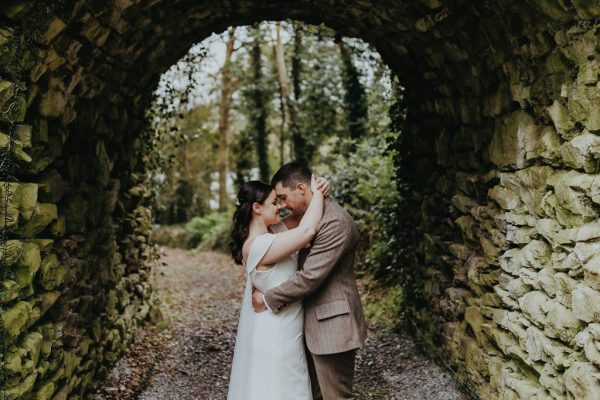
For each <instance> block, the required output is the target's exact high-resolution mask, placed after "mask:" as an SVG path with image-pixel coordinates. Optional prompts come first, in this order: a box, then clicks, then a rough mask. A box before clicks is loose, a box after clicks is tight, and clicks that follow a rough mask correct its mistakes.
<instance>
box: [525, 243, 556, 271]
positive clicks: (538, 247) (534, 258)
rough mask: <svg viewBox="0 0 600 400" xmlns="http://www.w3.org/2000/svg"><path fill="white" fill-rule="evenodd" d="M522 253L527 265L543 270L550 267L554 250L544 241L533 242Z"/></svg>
mask: <svg viewBox="0 0 600 400" xmlns="http://www.w3.org/2000/svg"><path fill="white" fill-rule="evenodd" d="M521 253H522V254H523V257H524V259H525V261H526V262H527V264H528V265H530V266H531V267H533V268H536V269H542V268H545V267H546V266H548V265H550V257H551V254H552V249H551V247H550V245H548V243H546V242H544V241H542V240H532V241H531V242H529V243H528V244H527V245H526V246H525V247H523V248H522V249H521Z"/></svg>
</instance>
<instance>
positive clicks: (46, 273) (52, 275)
mask: <svg viewBox="0 0 600 400" xmlns="http://www.w3.org/2000/svg"><path fill="white" fill-rule="evenodd" d="M67 273H68V269H67V267H66V266H65V265H64V264H63V263H61V262H60V261H59V260H58V257H57V256H56V254H49V255H47V256H46V257H44V260H43V261H42V263H41V266H40V272H39V275H38V277H37V280H38V282H39V284H40V285H41V286H42V287H43V288H44V289H46V290H53V289H55V288H57V287H59V286H60V285H62V283H63V282H64V280H65V278H66V276H67Z"/></svg>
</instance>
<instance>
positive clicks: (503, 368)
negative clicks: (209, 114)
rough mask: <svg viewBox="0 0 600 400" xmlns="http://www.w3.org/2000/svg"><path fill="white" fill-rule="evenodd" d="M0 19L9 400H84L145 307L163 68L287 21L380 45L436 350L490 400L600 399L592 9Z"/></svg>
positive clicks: (202, 5)
mask: <svg viewBox="0 0 600 400" xmlns="http://www.w3.org/2000/svg"><path fill="white" fill-rule="evenodd" d="M0 13H1V14H2V19H1V20H0V21H1V22H0V28H1V30H0V57H1V58H0V60H1V61H0V65H1V66H2V69H3V70H4V73H3V78H4V79H5V80H4V81H2V82H0V83H1V86H0V90H2V92H1V93H0V94H1V95H2V102H3V104H2V106H3V107H4V110H6V109H7V107H8V106H9V105H12V107H17V109H18V110H19V111H20V113H18V115H17V119H16V121H15V124H16V125H15V124H10V123H8V122H7V121H6V118H5V117H2V121H3V122H2V129H3V130H5V131H6V132H8V131H9V130H11V131H12V132H14V134H15V135H16V137H18V138H19V140H20V144H19V143H17V147H18V148H21V147H22V149H23V151H24V152H25V153H26V154H28V155H29V156H31V158H32V161H29V162H27V161H26V160H22V161H21V163H20V164H19V167H18V168H17V169H16V170H15V171H14V175H15V177H16V178H17V182H18V183H17V184H15V185H13V186H11V188H13V189H14V192H15V194H14V196H12V197H11V201H10V203H9V208H8V210H9V212H10V214H11V215H13V216H14V217H16V219H15V221H14V222H13V223H12V225H11V228H14V229H13V230H12V233H11V236H10V239H11V240H10V241H9V242H7V252H6V253H5V254H7V256H6V257H4V260H5V263H6V265H7V268H8V270H10V271H13V272H15V274H14V276H12V277H7V279H5V280H4V281H3V286H4V294H3V296H2V303H3V306H4V308H5V310H4V312H3V314H2V318H3V320H4V325H5V327H6V330H5V331H6V337H7V340H6V343H7V348H6V355H7V362H8V363H7V368H6V371H7V374H8V380H7V382H5V389H6V394H8V397H9V398H19V397H20V396H22V395H24V394H25V393H29V392H32V393H36V395H37V396H38V397H40V398H54V399H63V398H80V397H83V395H84V393H86V391H87V390H88V389H89V388H90V387H91V386H92V381H93V380H94V379H97V378H98V377H102V376H103V374H105V373H106V371H107V369H108V367H109V366H110V365H111V364H112V363H113V362H114V361H115V360H116V359H117V358H118V357H119V355H120V354H121V353H122V351H123V349H124V348H125V347H126V346H127V344H128V343H129V342H130V341H131V337H132V335H133V334H134V333H135V330H136V326H137V324H138V323H139V322H140V321H141V320H143V319H145V318H146V317H147V316H148V314H149V312H151V310H152V308H151V307H150V306H151V288H150V287H149V285H148V282H147V277H148V265H147V264H148V260H149V258H150V256H151V248H150V247H149V246H148V245H147V235H146V233H147V231H148V228H149V222H150V218H149V214H148V210H147V208H146V207H145V204H144V201H145V199H146V196H147V189H146V188H145V187H144V185H143V184H144V182H143V172H144V168H145V157H144V152H146V151H151V149H148V148H147V146H146V145H145V143H144V136H143V111H144V110H145V108H146V106H147V105H148V104H149V101H150V95H151V92H152V90H153V89H154V88H155V86H156V84H157V82H158V79H159V76H160V74H161V73H162V72H163V71H165V70H166V69H167V68H168V67H169V66H170V65H171V64H172V63H174V62H175V61H176V60H178V59H179V58H180V57H181V56H182V55H183V54H184V53H185V52H186V51H187V49H188V48H189V47H190V46H191V44H192V43H194V42H198V41H200V40H202V39H203V38H205V37H206V36H208V35H209V34H210V33H211V32H212V31H222V30H223V29H225V27H226V26H228V25H238V24H247V23H251V22H254V21H260V20H268V19H285V18H293V19H298V20H302V21H305V22H310V23H321V22H323V23H326V24H327V25H329V26H331V27H333V28H335V29H338V30H339V31H340V32H342V33H343V34H345V35H348V36H357V37H361V38H362V39H363V40H365V41H368V42H370V43H373V44H374V45H375V46H376V47H377V48H378V50H379V51H380V53H381V54H382V56H383V58H384V59H385V60H386V62H387V63H388V64H389V65H390V66H391V68H392V69H393V70H394V71H395V72H396V73H398V74H399V76H400V78H401V79H402V82H403V84H404V86H405V87H406V98H407V103H408V105H409V108H408V116H407V121H406V126H405V134H404V136H403V138H402V143H399V148H400V149H401V154H402V163H401V165H400V167H401V169H400V171H401V174H402V175H403V176H404V177H405V179H406V180H407V181H408V182H409V183H410V184H411V191H410V194H409V200H410V203H409V204H411V205H412V207H413V208H412V212H411V213H410V215H408V213H407V215H406V216H404V217H405V218H406V219H407V224H406V226H407V230H408V229H411V236H412V238H413V243H414V249H413V250H414V251H413V252H412V254H413V257H412V258H410V259H411V260H412V264H411V265H405V266H404V268H405V269H406V270H408V271H417V276H418V277H423V278H424V279H425V280H424V281H423V282H421V284H419V285H418V286H419V287H418V290H417V291H416V293H420V294H421V295H422V296H423V300H419V301H418V302H415V304H414V308H413V309H412V310H411V315H412V318H413V319H414V320H415V322H416V326H418V327H419V331H420V332H422V333H423V336H424V337H425V338H426V340H428V341H429V342H430V343H432V344H435V345H436V346H437V347H438V348H439V351H440V353H441V354H443V355H444V357H445V358H446V359H448V360H449V361H450V363H451V364H452V365H453V366H454V367H455V368H456V369H457V370H458V372H459V374H460V376H461V377H462V378H463V379H465V380H466V381H467V382H469V383H470V384H471V385H472V386H473V387H474V388H476V389H477V390H478V392H479V394H480V395H481V397H483V398H497V397H505V398H536V397H539V398H546V397H548V396H554V397H556V398H563V397H566V398H569V397H585V396H586V395H589V394H590V393H592V392H593V391H594V390H598V389H599V385H600V382H599V381H598V380H597V378H595V377H594V375H593V373H596V372H598V368H597V366H598V365H600V357H599V356H598V352H597V350H596V347H595V346H596V340H598V339H600V333H598V329H597V324H595V322H598V320H599V319H600V306H598V304H600V301H599V300H600V292H599V290H600V284H599V283H598V282H599V281H598V273H599V270H598V268H600V267H599V264H598V263H599V261H600V258H599V256H598V255H597V253H598V246H599V245H598V242H597V239H598V237H600V226H599V225H598V223H597V218H598V212H599V205H600V179H596V178H597V175H598V159H599V158H600V156H599V153H600V136H599V132H600V84H599V83H598V81H599V80H598V79H599V76H598V75H599V71H600V67H599V65H600V64H599V62H600V55H599V53H598V50H597V49H598V48H599V41H600V39H599V35H600V30H599V27H600V23H599V22H598V17H599V16H600V6H598V4H597V1H595V0H529V1H527V2H517V1H509V0H503V1H487V0H486V1H480V2H465V1H450V0H448V1H445V0H420V1H416V0H415V1H397V2H386V1H384V0H367V1H361V2H356V1H350V0H347V1H336V2H313V1H308V0H307V1H295V2H292V1H287V0H286V1H278V2H274V1H267V0H256V1H252V0H247V1H237V2H233V1H226V2H219V3H218V4H217V3H214V2H208V1H187V0H182V1H178V2H176V4H173V2H171V1H162V0H147V1H145V0H141V1H136V0H113V1H110V2H106V3H104V2H94V1H86V0H80V1H77V2H68V1H56V2H51V1H47V2H43V4H41V5H40V4H38V5H36V4H34V3H32V2H25V1H12V2H11V5H10V6H6V7H4V8H3V9H2V11H1V12H0ZM24 32H25V33H24ZM22 39H27V41H28V42H29V43H30V44H29V45H24V47H23V52H15V51H14V49H15V47H16V46H15V43H17V42H19V41H21V40H22ZM15 59H17V60H16V61H15ZM15 66H16V67H18V68H17V69H18V71H20V78H19V75H18V74H17V75H15V74H10V73H9V72H10V71H14V70H15ZM8 77H12V79H13V81H10V80H6V79H8ZM16 80H20V81H19V82H17V81H16ZM14 92H17V97H16V98H12V99H11V94H12V93H14ZM4 147H5V148H6V145H5V146H4ZM20 154H21V153H20V152H19V151H18V152H17V153H16V154H15V156H16V157H17V158H19V157H20V158H23V159H26V158H27V157H26V156H22V154H21V155H20ZM409 227H410V228H409ZM411 273H412V272H411ZM52 396H54V397H52Z"/></svg>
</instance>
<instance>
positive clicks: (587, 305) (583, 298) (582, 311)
mask: <svg viewBox="0 0 600 400" xmlns="http://www.w3.org/2000/svg"><path fill="white" fill-rule="evenodd" d="M572 304H573V306H572V308H573V313H574V314H575V316H576V317H577V318H578V319H580V320H582V321H585V322H600V292H597V291H596V290H594V289H592V288H590V287H589V286H587V285H585V284H583V283H580V284H578V285H577V286H576V287H575V289H574V290H573V293H572Z"/></svg>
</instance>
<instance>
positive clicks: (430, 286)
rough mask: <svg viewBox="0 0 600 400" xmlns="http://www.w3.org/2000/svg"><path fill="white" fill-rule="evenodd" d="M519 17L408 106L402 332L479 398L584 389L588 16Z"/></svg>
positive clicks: (591, 30) (589, 370)
mask: <svg viewBox="0 0 600 400" xmlns="http://www.w3.org/2000/svg"><path fill="white" fill-rule="evenodd" d="M559 10H560V9H559V8H556V9H554V11H556V12H558V11H559ZM546 11H551V10H546ZM577 11H578V12H579V15H580V17H583V16H585V15H588V14H586V13H588V12H594V13H595V14H594V15H596V16H598V15H599V13H600V7H599V6H596V7H595V8H594V7H593V6H590V7H589V8H587V9H584V8H583V7H582V4H581V3H580V4H579V7H577ZM559 15H560V14H559ZM551 16H552V17H553V18H554V17H556V16H557V15H555V14H552V13H551ZM513 18H514V17H513ZM527 28H529V29H530V30H527V29H523V30H522V31H521V32H522V36H521V37H516V38H515V40H516V41H517V40H518V42H519V43H520V46H518V47H513V48H510V49H507V48H504V49H502V48H499V49H497V50H498V51H496V52H494V53H495V54H493V55H492V56H493V57H494V58H495V59H494V60H493V62H492V61H490V60H486V65H485V68H488V69H489V70H488V71H485V70H474V67H471V69H470V70H469V69H468V67H467V66H465V74H466V75H467V76H468V77H469V78H470V77H475V78H476V79H478V80H480V81H481V82H485V80H486V77H485V74H487V75H488V77H489V74H493V75H495V76H497V77H504V78H505V80H503V81H502V80H498V81H495V82H494V81H492V85H491V86H490V87H489V89H491V90H489V89H488V90H486V91H484V92H483V93H482V92H481V88H476V85H473V88H476V89H475V90H473V89H471V90H469V92H468V93H465V95H466V96H465V97H459V98H454V99H448V100H446V101H437V102H424V104H423V109H421V110H413V111H412V112H413V114H412V116H411V117H409V120H408V124H409V126H410V128H409V132H410V136H409V137H408V138H406V139H405V140H406V141H407V143H405V144H403V146H404V147H403V148H404V149H405V150H406V152H411V151H412V154H411V155H412V156H411V157H410V158H408V159H406V160H404V161H403V163H402V167H404V177H405V179H407V180H410V181H412V182H413V190H414V193H413V197H412V201H413V203H412V207H413V208H418V209H420V211H421V213H420V215H419V216H418V218H417V221H416V224H418V225H419V228H418V230H417V231H416V232H415V235H414V240H415V249H416V252H415V253H416V254H415V256H416V258H415V260H414V263H415V265H416V268H417V269H419V272H420V275H419V277H420V278H421V279H422V280H423V281H424V282H425V283H424V285H423V287H422V288H421V289H422V296H423V297H422V298H421V301H420V302H417V303H416V304H414V309H413V316H414V321H415V323H416V326H417V329H416V333H417V334H419V335H421V336H422V337H423V338H424V339H425V340H426V341H428V342H429V344H430V345H431V348H435V347H438V348H439V346H440V344H441V351H439V354H440V355H441V356H442V357H443V358H444V359H446V360H447V361H449V362H450V363H451V364H452V365H453V367H454V368H455V369H456V370H457V372H458V374H459V377H460V379H462V380H463V381H464V382H466V383H467V384H468V385H469V387H470V388H471V389H472V390H473V391H474V392H475V393H477V395H479V396H481V397H482V398H485V399H496V398H502V399H596V398H600V380H598V377H599V376H600V375H598V372H600V369H599V367H600V358H599V354H600V353H598V344H600V342H599V341H598V340H599V339H600V331H599V330H598V327H600V325H599V322H600V319H599V318H600V313H599V312H598V311H599V310H600V308H599V304H600V291H599V290H600V286H599V284H598V282H599V281H598V266H599V265H600V264H599V261H600V222H599V219H598V217H599V212H600V119H599V116H600V97H599V96H600V81H599V72H600V68H599V64H598V60H600V53H599V52H598V49H599V48H600V47H599V45H600V39H599V38H600V25H599V24H598V22H597V20H595V21H593V22H592V21H587V22H583V21H579V22H578V23H577V24H576V25H575V26H573V25H567V26H563V27H556V28H548V27H543V26H542V27H538V28H533V27H527ZM540 28H541V29H540ZM425 51H427V50H425ZM499 53H500V54H499ZM436 75H437V74H436ZM438 76H439V75H438ZM434 78H435V77H434ZM484 90H485V89H484ZM417 101H418V97H417V96H415V98H413V99H411V101H410V102H409V103H411V102H417ZM409 111H410V110H409ZM423 114H428V115H429V121H428V122H426V123H424V122H423ZM457 122H458V124H457ZM428 145H429V146H428ZM432 159H433V160H435V162H434V163H432V162H431V160H432ZM409 221H410V220H409ZM413 221H414V219H413ZM409 226H414V225H409ZM431 321H434V323H433V324H432V323H431Z"/></svg>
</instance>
